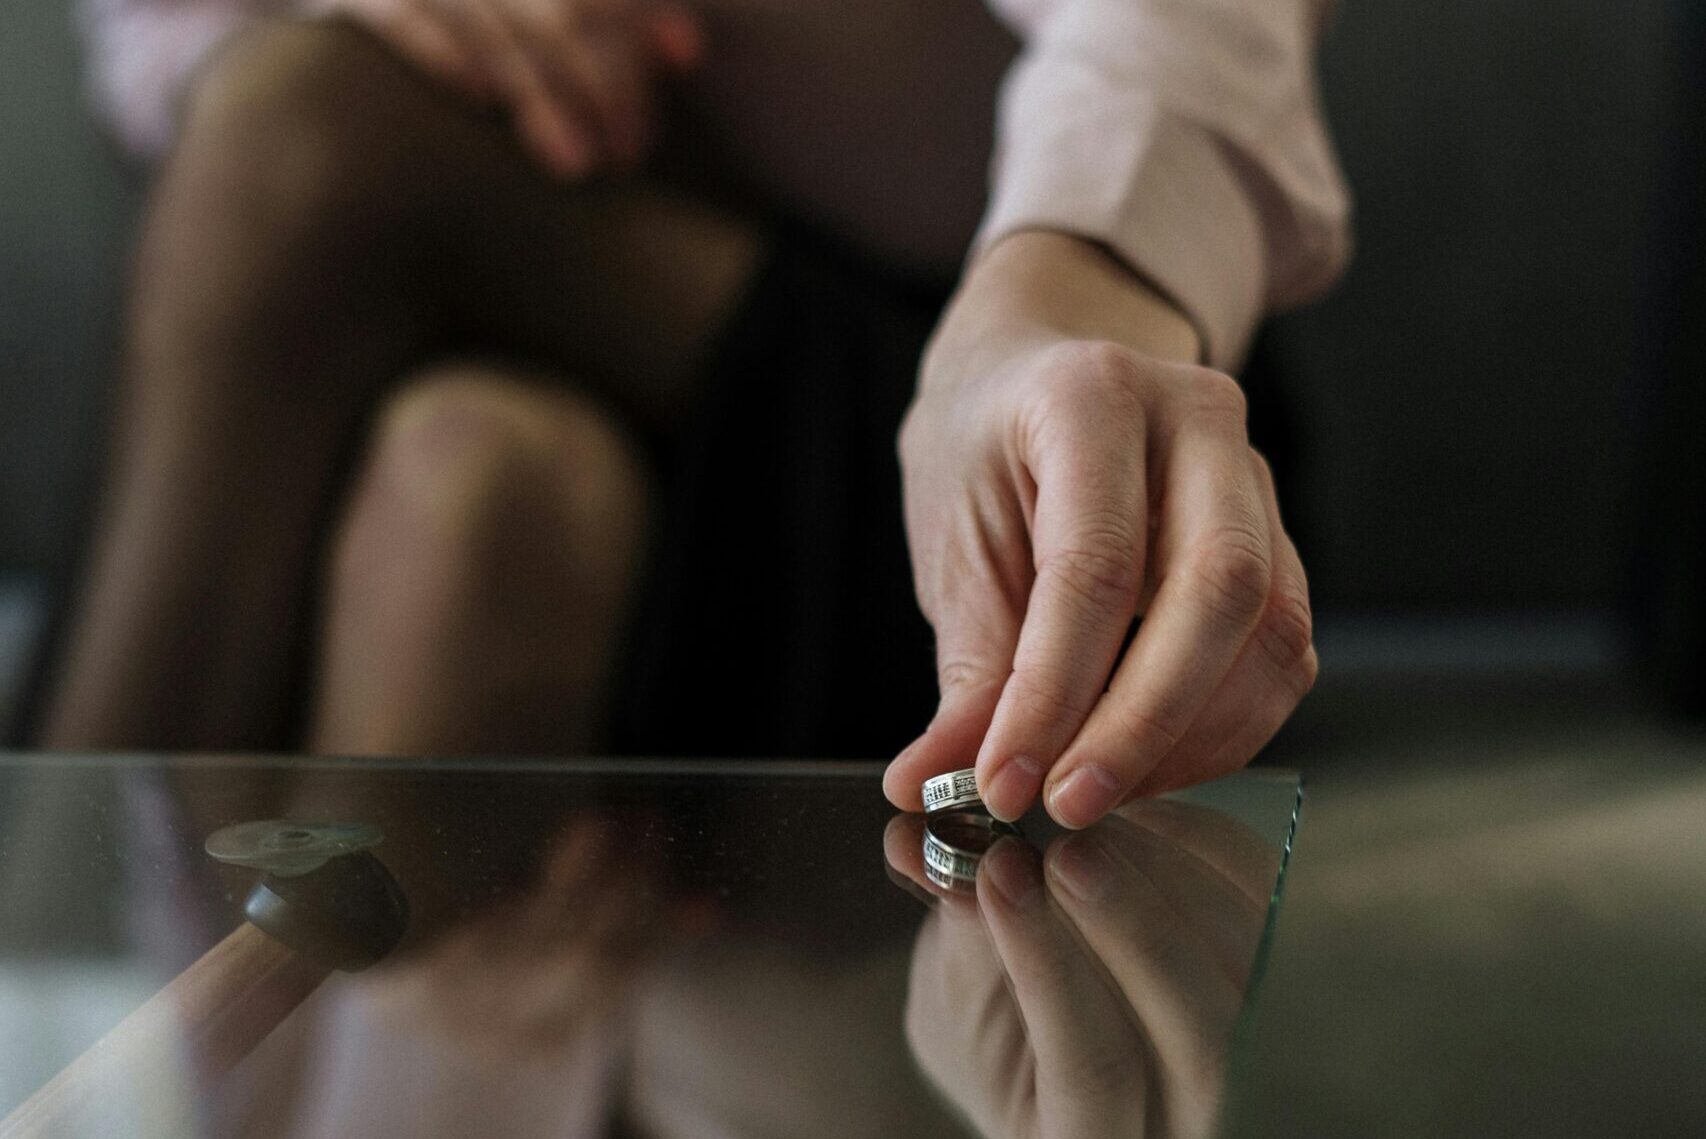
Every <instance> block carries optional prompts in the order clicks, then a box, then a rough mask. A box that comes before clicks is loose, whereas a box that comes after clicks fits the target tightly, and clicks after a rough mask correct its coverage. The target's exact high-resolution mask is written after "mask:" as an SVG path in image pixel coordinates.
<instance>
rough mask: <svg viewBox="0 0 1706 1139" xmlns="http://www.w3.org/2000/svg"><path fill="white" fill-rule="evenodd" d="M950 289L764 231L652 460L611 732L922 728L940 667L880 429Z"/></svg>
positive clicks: (875, 747)
mask: <svg viewBox="0 0 1706 1139" xmlns="http://www.w3.org/2000/svg"><path fill="white" fill-rule="evenodd" d="M945 300H946V292H945V290H942V289H936V288H930V287H924V286H919V285H918V284H916V283H913V282H909V281H907V280H905V279H902V278H898V277H895V276H893V275H890V274H888V273H886V272H884V271H883V270H882V269H880V268H877V267H874V266H872V265H870V264H868V263H866V262H864V261H862V260H861V259H859V258H857V257H855V256H853V255H851V254H849V253H847V252H845V251H843V250H841V249H839V248H837V247H835V246H833V245H830V244H827V243H823V242H820V241H817V240H815V239H813V238H811V237H810V236H802V235H798V234H796V235H795V236H793V237H791V238H789V239H787V240H785V241H783V242H782V243H780V244H779V246H778V247H777V250H776V252H775V253H774V254H773V255H772V256H771V258H770V260H769V262H768V264H767V267H766V269H765V270H764V271H763V272H762V273H761V274H760V276H759V277H758V279H757V281H756V282H755V284H754V285H753V287H752V288H751V290H750V291H749V294H748V296H747V298H746V300H745V302H744V304H743V305H742V307H741V311H740V312H739V314H738V315H737V316H736V318H735V319H734V321H733V322H732V324H731V327H730V328H729V329H728V331H727V332H726V333H725V335H724V336H723V337H722V339H721V341H720V343H719V347H718V349H717V350H716V351H715V353H714V355H713V359H712V360H711V363H710V364H709V366H708V368H707V374H706V375H705V376H704V385H703V387H702V388H701V390H702V391H703V392H704V396H703V400H702V403H701V404H700V405H699V409H698V413H697V414H696V415H694V416H693V417H692V420H691V422H690V424H689V426H688V428H687V430H686V437H685V438H683V439H679V440H677V442H676V445H675V446H673V447H672V448H671V454H670V455H669V457H668V458H667V460H666V462H665V466H664V468H663V469H664V476H665V477H664V486H665V490H664V510H663V515H662V524H661V526H660V528H659V531H658V533H657V535H656V538H655V541H654V543H653V558H652V564H651V566H650V570H649V573H648V577H647V582H646V585H645V586H644V588H643V592H642V596H641V603H640V605H639V607H638V611H637V614H636V618H635V621H634V624H633V628H632V630H631V632H630V636H629V638H628V643H627V650H626V654H625V660H624V663H623V666H622V669H621V672H620V674H619V677H620V679H619V683H618V687H617V694H616V700H615V705H614V722H613V725H612V739H613V743H614V746H615V748H616V750H617V751H619V752H622V753H625V754H635V755H676V756H738V757H766V756H781V757H796V756H797V757H805V756H814V757H816V756H834V757H856V758H888V757H891V756H893V755H894V753H895V752H896V751H897V750H898V749H899V748H900V747H902V746H904V745H905V744H906V743H907V742H908V741H910V740H911V739H912V738H913V737H914V736H916V735H917V734H918V732H920V731H921V730H922V729H923V727H924V725H925V723H926V721H927V720H928V719H929V716H930V714H931V712H932V711H933V709H934V706H935V698H936V689H935V668H934V658H933V650H932V641H931V637H930V630H929V627H928V625H927V624H926V623H925V622H924V620H923V618H922V617H921V616H920V615H919V612H918V607H917V603H916V601H915V599H914V594H913V589H912V576H911V571H910V568H909V564H908V561H907V553H906V543H905V536H904V531H903V528H902V522H901V498H900V472H899V466H898V462H897V459H896V455H895V434H896V431H897V430H898V428H899V425H900V420H901V417H902V415H903V413H904V411H905V409H906V405H907V403H908V401H909V400H910V399H911V396H912V392H913V386H914V381H915V377H916V374H917V368H918V360H919V357H920V355H921V353H922V351H923V348H924V344H925V341H926V339H927V338H928V336H929V334H930V332H931V329H932V328H933V327H934V325H935V322H936V319H937V317H938V316H939V314H940V312H941V308H942V305H943V303H944V302H945Z"/></svg>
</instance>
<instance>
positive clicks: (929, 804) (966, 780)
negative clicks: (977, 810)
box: [924, 767, 983, 815]
mask: <svg viewBox="0 0 1706 1139" xmlns="http://www.w3.org/2000/svg"><path fill="white" fill-rule="evenodd" d="M982 805H983V798H982V797H981V796H980V795H978V793H977V769H976V768H974V767H967V768H965V769H963V770H960V771H950V772H948V774H946V775H935V776H932V777H930V778H929V779H926V780H925V781H924V813H925V814H927V815H933V814H935V813H936V812H938V811H952V810H955V809H957V808H960V807H980V806H982Z"/></svg>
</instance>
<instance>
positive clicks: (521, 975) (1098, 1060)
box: [0, 756, 1299, 1139]
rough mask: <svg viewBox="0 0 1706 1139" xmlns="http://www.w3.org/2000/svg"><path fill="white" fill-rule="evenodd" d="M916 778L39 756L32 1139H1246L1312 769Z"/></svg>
mask: <svg viewBox="0 0 1706 1139" xmlns="http://www.w3.org/2000/svg"><path fill="white" fill-rule="evenodd" d="M880 777H881V766H880V765H878V764H857V763H771V762H763V763H758V762H754V763H750V764H731V763H726V762H702V761H691V762H690V761H680V762H673V761H656V762H653V761H593V760H588V761H563V762H510V761H435V762H407V763H404V762H383V763H376V762H347V761H332V760H286V759H267V758H248V757H232V758H206V757H198V758H183V759H153V758H122V757H113V758H86V757H50V756H41V757H32V756H11V757H0V1121H3V1122H0V1137H5V1139H15V1137H22V1136H37V1135H56V1136H58V1135H67V1136H81V1135H109V1134H113V1135H117V1134H124V1135H180V1136H181V1135H220V1136H224V1135H234V1136H239V1135H240V1136H251V1135H254V1136H281V1137H285V1136H288V1137H297V1136H322V1135H327V1136H329V1135H362V1136H375V1137H379V1136H390V1135H398V1136H410V1137H430V1136H439V1135H443V1136H453V1135H480V1136H496V1137H503V1136H534V1135H539V1136H547V1135H548V1136H588V1137H591V1136H646V1137H659V1139H663V1137H671V1136H730V1137H735V1136H753V1137H759V1136H791V1135H805V1134H810V1135H813V1136H814V1137H831V1139H832V1137H837V1136H910V1135H929V1136H948V1135H965V1136H984V1137H988V1139H996V1137H1019V1136H1053V1135H1062V1136H1066V1135H1070V1136H1082V1137H1086V1139H1093V1137H1096V1136H1108V1137H1113V1136H1139V1135H1146V1136H1207V1135H1212V1134H1214V1132H1215V1127H1216V1121H1217V1117H1218V1112H1219V1108H1220V1105H1221V1104H1222V1102H1223V1101H1224V1100H1225V1098H1226V1096H1227V1092H1228V1082H1229V1081H1235V1080H1237V1079H1239V1078H1240V1077H1239V1075H1238V1073H1239V1071H1240V1066H1239V1065H1240V1051H1241V1049H1240V1042H1241V1041H1242V1039H1243V1038H1244V1035H1245V1033H1244V1031H1243V1027H1242V1022H1243V1020H1244V1019H1245V1018H1246V1015H1247V1014H1246V1010H1247V1009H1248V1008H1249V1006H1250V1001H1251V995H1252V992H1253V990H1254V987H1255V982H1256V980H1257V978H1259V976H1260V973H1261V969H1262V964H1263V956H1264V953H1265V946H1266V943H1267V940H1268V937H1267V934H1268V930H1269V929H1270V926H1271V922H1272V918H1273V914H1274V911H1275V907H1276V906H1277V904H1278V898H1279V895H1280V886H1281V882H1282V880H1283V875H1284V869H1285V861H1286V854H1287V852H1288V851H1289V848H1290V841H1291V836H1292V833H1293V830H1294V827H1295V825H1296V819H1297V807H1298V803H1299V781H1298V779H1297V777H1296V776H1295V775H1293V774H1290V773H1287V772H1278V771H1262V770H1258V771H1249V772H1244V773H1241V774H1239V775H1236V776H1233V777H1231V778H1228V779H1224V780H1221V781H1219V782H1217V783H1213V784H1208V785H1205V786H1203V787H1198V788H1194V789H1192V790H1190V791H1187V792H1183V793H1180V794H1176V795H1173V796H1169V797H1167V798H1164V799H1161V800H1153V801H1145V802H1140V803H1135V804H1131V805H1129V806H1128V807H1126V808H1124V809H1122V810H1121V811H1120V812H1119V813H1118V814H1117V815H1116V816H1114V817H1110V818H1109V819H1108V820H1105V821H1104V822H1103V823H1101V824H1099V825H1098V826H1096V827H1094V828H1091V829H1090V830H1088V831H1085V832H1082V833H1079V834H1077V835H1071V834H1067V833H1065V832H1061V831H1059V830H1058V829H1056V828H1054V827H1053V826H1052V824H1050V823H1049V822H1048V821H1047V819H1046V818H1045V817H1043V816H1041V815H1040V814H1038V815H1036V816H1035V817H1032V818H1027V819H1025V820H1021V822H1020V824H1019V827H1018V832H1019V833H1017V834H1015V835H1007V834H1003V833H1001V832H1000V830H999V828H996V829H994V830H992V829H991V828H990V827H989V826H988V825H987V823H986V822H980V821H979V820H978V819H977V818H975V817H973V816H960V817H958V818H957V819H954V820H944V819H941V818H939V817H935V816H933V817H932V821H931V822H930V823H929V824H927V823H926V820H925V818H924V817H923V816H918V815H904V814H897V813H896V812H895V811H894V810H893V809H892V808H891V807H890V806H889V805H888V804H887V803H886V801H885V800H884V799H883V797H882V794H881V791H880ZM271 820H277V821H278V822H276V823H275V824H274V825H273V826H271V827H270V828H262V829H261V830H260V831H255V830H252V829H251V830H246V831H232V830H230V829H229V828H232V827H234V826H235V825H237V824H243V823H255V822H259V821H271ZM210 840H211V841H210ZM210 851H211V852H212V853H210ZM215 855H217V856H218V857H215ZM375 960H377V963H372V962H374V961H375ZM337 966H343V968H338V967H337Z"/></svg>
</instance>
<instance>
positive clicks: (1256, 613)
mask: <svg viewBox="0 0 1706 1139" xmlns="http://www.w3.org/2000/svg"><path fill="white" fill-rule="evenodd" d="M1194 577H1195V579H1196V581H1197V583H1198V586H1199V588H1200V589H1201V591H1202V596H1203V598H1204V600H1205V602H1206V603H1207V604H1208V605H1209V606H1210V608H1211V609H1212V610H1213V611H1214V612H1215V613H1216V614H1217V615H1218V616H1220V617H1222V618H1224V619H1225V620H1227V621H1229V622H1233V623H1236V624H1246V623H1251V622H1254V621H1255V620H1256V619H1257V618H1258V617H1260V616H1261V614H1262V611H1263V610H1264V609H1265V608H1266V607H1267V603H1268V589H1269V587H1270V586H1271V585H1272V583H1273V562H1272V559H1271V557H1270V556H1269V554H1268V550H1267V544H1266V543H1265V542H1263V541H1262V540H1261V538H1260V537H1259V536H1257V535H1256V534H1255V533H1254V531H1250V530H1242V529H1229V530H1223V531H1221V532H1220V533H1219V534H1216V535H1215V536H1214V537H1213V538H1211V539H1210V540H1209V541H1207V542H1206V543H1204V544H1203V547H1202V552H1201V553H1200V554H1199V555H1198V557H1197V562H1196V566H1195V574H1194Z"/></svg>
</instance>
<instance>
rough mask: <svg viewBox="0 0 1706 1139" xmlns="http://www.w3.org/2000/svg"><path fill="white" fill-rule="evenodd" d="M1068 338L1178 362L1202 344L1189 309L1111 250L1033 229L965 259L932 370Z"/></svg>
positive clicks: (1192, 356)
mask: <svg viewBox="0 0 1706 1139" xmlns="http://www.w3.org/2000/svg"><path fill="white" fill-rule="evenodd" d="M1063 340H1102V341H1110V342H1113V343H1116V344H1120V345H1123V346H1125V347H1127V348H1130V349H1132V350H1134V351H1137V352H1141V353H1143V354H1145V355H1148V356H1152V357H1155V358H1156V359H1160V360H1167V361H1172V362H1178V363H1192V364H1194V363H1198V362H1199V361H1200V360H1201V359H1202V352H1203V344H1202V337H1201V335H1200V334H1199V333H1198V331H1197V328H1196V326H1195V325H1194V324H1193V323H1192V322H1191V320H1190V318H1189V317H1187V316H1186V315H1185V314H1184V312H1183V311H1182V310H1180V309H1179V307H1178V306H1177V305H1176V304H1174V303H1173V302H1172V301H1171V300H1170V299H1168V298H1167V297H1166V296H1165V295H1163V294H1162V293H1161V292H1159V291H1158V290H1156V289H1155V288H1154V287H1153V286H1151V285H1150V284H1149V283H1148V282H1146V281H1145V280H1144V279H1143V278H1142V277H1140V276H1139V275H1138V274H1136V273H1134V272H1133V271H1132V270H1131V269H1129V268H1128V267H1127V266H1126V265H1124V264H1123V263H1122V262H1120V261H1119V260H1117V259H1116V258H1115V257H1113V256H1112V255H1111V254H1109V253H1108V252H1107V251H1106V250H1104V249H1103V248H1101V247H1100V246H1098V245H1096V244H1095V243H1093V242H1090V241H1087V240H1085V239H1083V238H1079V237H1074V236H1072V235H1070V234H1065V233H1056V232H1050V231H1044V230H1026V231H1021V232H1018V233H1013V234H1010V235H1008V236H1006V237H1004V238H1002V239H1001V240H1000V241H998V242H996V243H995V244H994V245H992V246H990V247H989V248H988V249H986V250H984V251H983V252H982V253H981V254H980V255H979V256H978V257H977V259H976V260H975V261H973V262H972V264H971V265H970V266H969V267H968V268H967V270H966V273H965V276H964V277H963V278H962V279H961V281H960V286H959V288H958V290H956V292H955V294H954V299H953V301H952V303H951V304H950V305H949V306H948V310H947V312H946V313H945V314H944V315H943V317H942V321H941V324H940V325H939V326H938V328H937V331H936V336H935V337H934V338H933V339H932V342H931V346H930V350H929V352H928V353H927V354H926V357H925V368H924V371H925V375H926V378H928V376H929V374H930V373H931V372H932V371H933V369H932V367H931V362H932V358H935V357H940V356H951V357H955V358H961V357H967V356H970V357H973V358H975V357H980V356H986V355H988V356H991V357H1010V356H1011V355H1012V353H1013V352H1015V351H1024V350H1026V349H1041V348H1045V347H1047V346H1049V345H1051V344H1056V343H1059V342H1061V341H1063ZM989 363H990V364H992V365H993V364H995V363H996V359H994V358H992V359H990V360H989ZM956 370H957V369H956ZM979 370H981V369H979Z"/></svg>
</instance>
